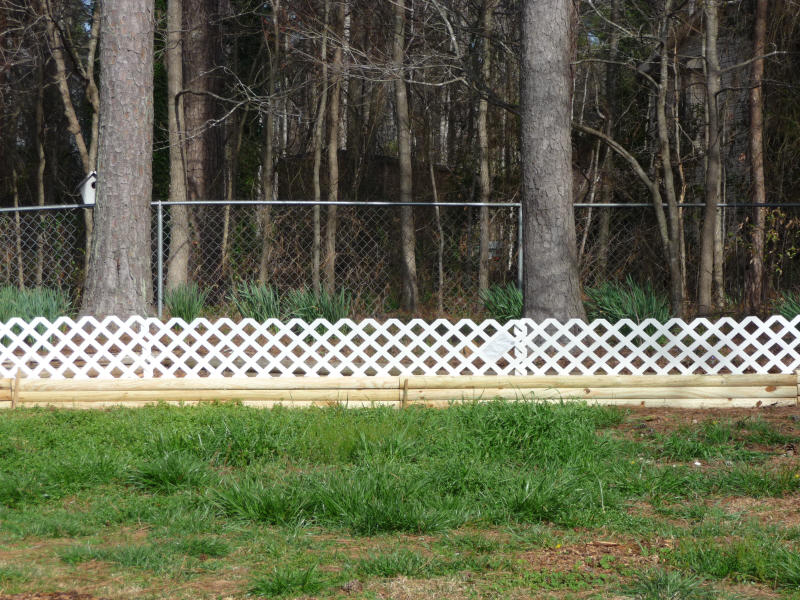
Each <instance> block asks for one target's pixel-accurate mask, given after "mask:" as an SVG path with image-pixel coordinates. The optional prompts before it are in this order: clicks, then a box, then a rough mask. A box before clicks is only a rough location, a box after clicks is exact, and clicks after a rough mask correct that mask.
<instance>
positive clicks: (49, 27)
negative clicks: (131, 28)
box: [42, 0, 102, 271]
mask: <svg viewBox="0 0 800 600" xmlns="http://www.w3.org/2000/svg"><path fill="white" fill-rule="evenodd" d="M42 8H43V12H44V17H45V29H46V31H47V41H48V44H50V52H51V54H52V56H53V61H54V63H55V65H56V84H57V86H58V91H59V94H60V95H61V101H62V103H63V104H64V114H65V116H66V117H67V130H68V131H69V132H70V134H71V135H72V138H73V140H74V141H75V146H76V147H77V149H78V155H79V156H80V159H81V166H82V167H83V171H84V174H88V173H90V172H91V171H92V170H93V169H94V168H95V164H96V163H97V144H98V137H99V133H98V127H99V125H98V124H99V118H100V96H99V94H98V92H97V86H96V85H95V82H94V62H95V52H96V49H97V43H98V40H99V38H100V19H101V16H102V12H101V11H102V9H101V6H100V3H97V4H96V6H95V9H94V13H93V14H92V25H91V30H90V37H89V53H88V55H87V57H86V66H85V67H84V66H83V65H82V64H80V63H77V64H76V65H75V66H76V67H77V68H78V70H79V71H80V72H81V74H82V75H83V77H84V79H85V81H86V99H87V100H88V101H89V104H90V105H91V106H92V109H93V111H94V112H93V114H92V126H91V138H90V140H89V145H88V146H87V144H86V139H85V138H84V135H83V130H82V129H81V125H80V121H79V120H78V115H77V113H76V112H75V106H74V104H73V103H72V96H71V95H70V91H69V84H68V82H67V77H68V76H67V66H66V59H65V56H64V40H63V38H62V34H61V31H60V29H58V28H57V27H56V24H55V19H54V16H53V5H52V3H51V0H42ZM83 221H84V228H85V231H86V246H85V254H84V271H88V267H89V256H90V254H91V248H92V237H93V234H92V231H93V229H94V221H93V213H92V210H90V209H86V210H84V211H83Z"/></svg>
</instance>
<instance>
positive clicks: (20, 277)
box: [11, 167, 25, 290]
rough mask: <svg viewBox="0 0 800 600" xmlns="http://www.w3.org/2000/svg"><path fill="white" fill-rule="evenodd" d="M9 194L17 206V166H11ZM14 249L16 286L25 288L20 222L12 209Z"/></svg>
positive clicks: (15, 206)
mask: <svg viewBox="0 0 800 600" xmlns="http://www.w3.org/2000/svg"><path fill="white" fill-rule="evenodd" d="M11 195H12V196H13V197H14V208H19V183H18V176H17V168H16V167H11ZM14 245H15V248H14V250H15V251H16V254H17V287H18V288H19V289H21V290H23V289H25V270H24V262H23V260H22V223H21V222H20V216H19V211H18V210H16V211H14Z"/></svg>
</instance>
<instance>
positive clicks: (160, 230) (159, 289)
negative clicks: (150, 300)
mask: <svg viewBox="0 0 800 600" xmlns="http://www.w3.org/2000/svg"><path fill="white" fill-rule="evenodd" d="M155 204H156V211H157V214H158V219H157V223H158V225H157V229H156V231H157V233H156V235H157V236H158V250H157V252H156V254H157V259H156V260H157V261H158V284H157V285H156V297H157V300H156V301H157V303H158V318H159V319H160V318H161V317H162V315H163V312H164V207H163V206H162V204H161V200H158V201H157V202H156V203H155Z"/></svg>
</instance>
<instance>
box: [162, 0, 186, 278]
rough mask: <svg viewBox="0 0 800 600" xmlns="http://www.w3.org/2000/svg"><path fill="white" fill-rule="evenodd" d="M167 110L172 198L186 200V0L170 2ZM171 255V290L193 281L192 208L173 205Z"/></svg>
mask: <svg viewBox="0 0 800 600" xmlns="http://www.w3.org/2000/svg"><path fill="white" fill-rule="evenodd" d="M166 61H167V104H168V106H167V110H168V113H169V114H168V126H169V200H170V202H185V201H186V170H185V168H184V160H183V150H184V148H183V132H182V126H183V123H184V119H183V96H182V95H181V92H182V91H183V0H169V4H168V5H167V48H166ZM169 227H170V237H169V258H168V259H167V283H166V288H167V291H170V290H174V289H175V288H176V287H178V286H181V285H184V284H186V283H187V282H188V280H189V250H190V248H191V238H190V236H189V207H188V206H171V207H170V208H169Z"/></svg>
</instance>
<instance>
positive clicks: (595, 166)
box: [578, 140, 611, 266]
mask: <svg viewBox="0 0 800 600" xmlns="http://www.w3.org/2000/svg"><path fill="white" fill-rule="evenodd" d="M609 154H611V153H610V152H609V151H608V150H607V149H606V157H607V156H608V155H609ZM599 180H600V140H597V142H596V143H595V145H594V149H593V150H592V158H591V161H590V166H589V191H588V193H587V194H586V203H587V204H588V205H589V208H588V210H587V211H586V224H585V225H584V226H583V235H581V243H580V246H579V247H578V265H579V266H580V265H581V264H582V263H583V253H584V252H585V251H586V240H587V239H589V231H590V230H591V229H592V212H593V211H592V208H593V207H592V205H593V204H594V198H595V195H596V194H597V183H598V181H599Z"/></svg>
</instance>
